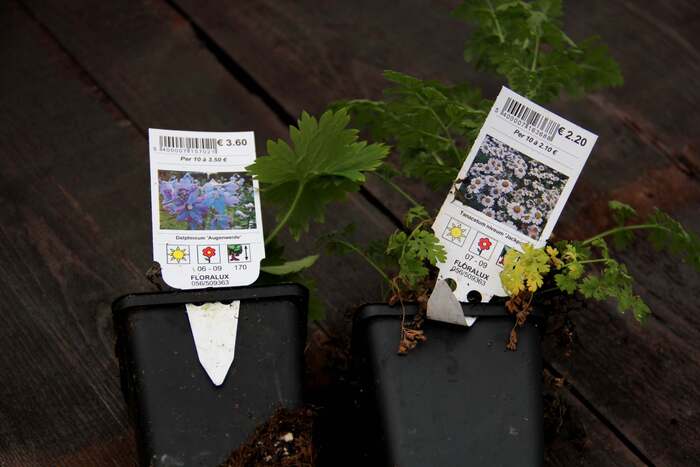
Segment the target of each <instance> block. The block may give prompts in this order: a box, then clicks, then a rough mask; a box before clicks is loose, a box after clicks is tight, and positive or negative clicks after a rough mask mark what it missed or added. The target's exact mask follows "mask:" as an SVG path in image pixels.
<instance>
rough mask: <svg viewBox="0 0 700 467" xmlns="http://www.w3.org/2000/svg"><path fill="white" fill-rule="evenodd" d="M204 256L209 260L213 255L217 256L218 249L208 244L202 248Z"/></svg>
mask: <svg viewBox="0 0 700 467" xmlns="http://www.w3.org/2000/svg"><path fill="white" fill-rule="evenodd" d="M202 256H204V257H206V258H207V259H208V260H210V261H211V259H212V257H214V256H216V249H214V248H212V247H210V246H208V247H206V248H204V249H202Z"/></svg>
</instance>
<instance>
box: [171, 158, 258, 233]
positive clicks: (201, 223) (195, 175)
mask: <svg viewBox="0 0 700 467" xmlns="http://www.w3.org/2000/svg"><path fill="white" fill-rule="evenodd" d="M158 191H159V195H158V199H159V202H160V218H159V219H160V228H161V229H163V230H234V229H236V230H237V229H246V230H247V229H255V228H256V219H255V197H254V192H253V178H252V177H251V176H250V175H248V174H246V173H242V172H241V173H239V172H219V173H210V174H206V173H203V172H180V171H173V170H159V171H158Z"/></svg>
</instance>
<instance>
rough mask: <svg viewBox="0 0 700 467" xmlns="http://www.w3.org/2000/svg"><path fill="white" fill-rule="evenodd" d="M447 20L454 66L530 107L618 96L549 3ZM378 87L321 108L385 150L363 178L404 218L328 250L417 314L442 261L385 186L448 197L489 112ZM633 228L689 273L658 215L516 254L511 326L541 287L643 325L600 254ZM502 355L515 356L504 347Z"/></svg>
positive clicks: (418, 211) (641, 307)
mask: <svg viewBox="0 0 700 467" xmlns="http://www.w3.org/2000/svg"><path fill="white" fill-rule="evenodd" d="M453 14H454V16H455V17H457V18H459V19H462V20H465V21H467V22H469V23H471V24H472V25H473V26H474V29H473V33H472V35H471V37H470V38H469V40H468V42H467V44H466V46H465V51H464V58H465V60H466V61H467V62H471V63H473V64H474V65H475V66H476V67H477V68H478V69H481V70H484V71H487V72H492V73H496V74H497V75H500V76H501V77H502V78H503V79H504V80H505V82H506V83H507V84H508V86H509V87H510V88H511V89H513V90H514V91H516V92H518V93H520V94H522V95H524V96H526V97H528V98H530V99H532V100H535V101H537V102H538V103H540V104H546V103H548V102H550V101H552V100H553V99H556V98H558V97H559V96H560V95H561V94H564V93H565V94H568V95H570V96H573V97H578V96H582V95H584V94H585V93H588V92H591V91H594V90H597V89H601V88H604V87H608V86H617V85H620V84H622V76H621V73H620V70H619V67H618V65H617V63H616V62H615V61H614V60H613V59H612V58H611V57H610V55H609V53H608V51H607V48H606V47H605V45H603V44H602V43H601V42H600V40H599V39H598V38H596V37H591V38H588V39H585V40H583V41H581V42H579V43H576V42H574V41H573V40H572V39H571V38H569V37H568V36H567V35H566V34H565V33H564V31H563V30H562V29H561V19H562V14H563V11H562V5H561V1H560V0H534V1H523V0H467V1H464V2H463V3H462V4H461V5H460V6H458V7H457V8H456V9H455V10H454V12H453ZM384 77H385V78H386V79H387V81H388V82H389V86H388V87H387V89H386V90H385V92H384V99H383V100H379V101H373V100H367V99H356V100H348V101H343V102H338V103H335V104H334V105H333V106H332V108H333V109H347V111H348V112H350V114H351V115H352V117H353V123H354V124H355V125H356V126H357V127H358V128H361V129H362V130H364V131H366V132H367V134H368V135H369V136H370V137H371V138H372V139H373V140H375V141H380V142H383V143H385V144H387V145H391V146H392V147H393V149H394V151H395V153H396V154H397V158H396V159H395V160H394V163H393V164H392V163H391V162H388V161H387V162H385V163H384V164H382V166H381V167H380V168H379V169H378V170H377V171H376V172H374V174H375V176H377V177H378V178H380V179H381V180H383V181H384V182H385V183H386V184H387V185H388V186H389V187H391V188H392V189H394V190H396V191H397V192H398V193H399V194H400V195H401V196H403V197H404V198H405V199H406V200H407V201H408V202H409V203H410V204H411V208H410V210H409V212H408V214H407V215H406V217H405V220H404V225H403V226H402V228H400V229H398V230H397V231H396V232H394V234H392V235H391V236H390V237H389V238H388V240H386V241H385V242H384V245H385V246H384V248H383V249H379V248H377V246H376V243H373V245H374V246H373V248H371V249H366V248H360V247H357V246H354V245H352V244H350V243H349V242H347V241H346V240H342V235H341V236H340V238H339V237H338V236H336V237H334V238H332V239H331V241H332V243H333V244H335V245H336V246H337V245H341V246H342V248H341V250H342V251H354V252H359V253H360V254H361V255H362V256H363V257H364V258H365V259H367V260H368V261H370V263H371V264H372V265H373V267H374V268H375V269H376V270H377V271H378V272H379V274H380V275H381V276H382V277H383V278H384V280H385V282H386V283H387V284H388V286H389V290H390V292H391V296H390V302H394V301H401V302H403V301H404V300H417V301H418V303H419V304H421V305H422V307H421V309H422V311H423V312H424V310H425V304H426V302H427V295H428V294H429V292H430V289H431V285H432V283H434V278H435V268H434V265H435V262H436V261H439V260H440V259H441V258H442V257H444V250H443V249H441V247H440V244H439V242H438V240H437V238H436V237H435V235H434V234H433V233H432V231H431V229H430V226H431V224H432V221H433V217H432V215H431V214H430V213H429V211H428V210H427V209H426V208H425V207H424V206H422V205H421V204H420V203H418V202H417V201H416V200H415V199H414V198H413V197H411V196H410V195H409V194H408V193H406V192H405V191H404V190H403V189H401V187H400V185H399V183H398V182H397V181H396V177H399V176H403V177H408V178H411V179H417V180H420V181H422V182H425V183H427V184H428V185H429V186H430V187H432V188H434V189H437V190H443V191H444V192H447V191H448V190H449V189H450V187H451V186H452V184H453V183H454V182H455V179H456V176H457V173H458V171H459V169H460V168H461V167H462V165H463V163H464V161H465V159H466V156H467V154H468V150H469V148H470V147H471V145H472V144H473V142H474V140H475V138H476V135H477V134H478V131H479V129H480V128H481V126H482V125H483V122H484V120H485V118H486V116H487V114H488V111H489V109H490V107H491V105H492V103H493V102H492V101H490V100H488V99H484V98H482V94H481V91H480V90H479V89H476V88H474V87H473V86H471V85H470V84H469V83H458V84H444V83H439V82H436V81H426V80H421V79H419V78H416V77H413V76H409V75H406V74H402V73H399V72H396V71H386V72H384ZM611 208H612V209H613V215H614V216H615V218H616V219H617V220H618V221H621V222H623V223H624V222H626V221H627V220H629V218H630V217H632V216H633V215H634V210H633V209H632V208H631V207H629V206H626V205H623V204H622V203H617V202H611ZM643 228H648V229H650V230H651V231H652V232H653V234H652V235H653V238H654V239H656V240H657V243H659V242H658V240H665V241H669V242H670V244H671V245H674V247H673V248H674V249H676V250H681V251H685V252H686V254H687V257H688V258H689V259H690V260H691V261H692V262H693V263H695V264H697V262H698V258H697V251H698V250H697V239H696V237H693V236H692V235H691V234H689V233H688V232H686V231H685V230H683V228H682V226H680V224H678V223H677V222H676V221H674V220H673V219H671V218H670V217H668V216H667V215H666V214H663V213H661V212H659V211H657V212H655V213H654V214H653V215H652V217H651V218H650V219H649V221H648V222H646V223H645V224H640V225H619V226H618V227H616V228H615V229H612V230H610V231H606V232H602V233H601V234H599V235H596V236H594V237H592V238H591V239H588V240H584V241H580V242H579V241H562V242H559V243H558V244H557V246H556V248H554V247H553V246H549V247H548V248H547V249H535V248H533V247H531V246H529V245H523V249H524V251H523V252H522V253H520V252H517V251H515V250H513V251H512V252H511V253H509V254H508V256H507V257H506V261H507V263H506V271H505V272H504V273H503V276H502V281H503V283H504V285H505V288H506V289H507V290H508V292H509V293H510V295H511V297H510V300H509V301H508V303H507V305H508V308H509V310H511V311H512V312H513V313H514V314H515V315H516V318H517V320H516V322H517V324H522V323H523V322H524V320H525V318H526V317H527V313H528V311H529V306H530V303H531V301H532V298H533V296H534V294H535V292H536V291H537V290H539V288H540V287H542V285H543V284H544V283H546V282H547V278H548V277H551V278H552V284H553V285H552V287H554V288H555V290H558V291H560V292H564V293H571V292H572V291H574V290H578V291H579V292H580V293H581V294H583V295H584V296H585V297H586V298H591V299H597V300H603V299H607V298H614V299H617V300H618V303H619V307H620V310H621V311H625V310H628V309H631V310H632V311H633V313H634V315H635V316H636V317H637V318H639V319H642V318H643V317H644V316H646V315H647V314H648V313H649V309H648V307H647V305H646V304H644V302H643V301H642V300H641V298H640V297H639V296H637V295H635V294H634V292H633V291H632V282H633V281H632V277H631V276H630V274H629V273H628V271H627V269H626V268H625V266H624V265H623V264H621V263H619V262H618V261H617V260H615V259H614V258H612V256H611V255H610V251H609V248H608V246H607V243H606V239H608V238H610V237H612V238H614V239H615V240H616V241H617V242H618V243H619V242H624V241H625V240H627V241H629V240H630V239H631V237H630V234H631V233H632V232H633V231H634V230H639V229H643ZM364 251H373V252H374V253H373V254H371V255H370V254H368V253H364ZM595 271H598V272H595ZM548 274H549V276H548ZM421 316H422V315H421V314H420V313H419V317H421ZM421 322H422V317H421V318H419V320H418V321H417V322H416V323H413V325H412V326H411V325H409V326H403V325H402V341H401V345H400V350H407V349H410V348H411V347H412V346H414V345H415V343H416V341H415V338H416V336H417V338H418V340H421V339H422V335H420V331H419V329H418V328H419V327H420V323H421ZM408 331H410V332H408ZM416 332H418V335H417V334H416ZM514 333H515V331H514ZM511 344H512V347H514V345H515V344H514V335H513V338H512V339H511Z"/></svg>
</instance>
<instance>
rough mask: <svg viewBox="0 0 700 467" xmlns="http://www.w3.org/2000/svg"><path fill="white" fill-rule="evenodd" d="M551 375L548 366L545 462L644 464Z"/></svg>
mask: <svg viewBox="0 0 700 467" xmlns="http://www.w3.org/2000/svg"><path fill="white" fill-rule="evenodd" d="M552 378H553V376H552V374H551V373H550V372H548V371H546V370H545V381H549V384H545V399H544V410H545V433H546V436H548V437H550V438H549V439H545V453H544V465H545V466H548V467H555V466H561V467H572V466H589V465H590V466H600V465H606V466H619V467H626V466H633V465H635V466H637V465H638V466H641V465H645V464H644V463H643V462H641V461H640V460H639V458H638V457H637V456H636V455H635V454H634V453H632V452H631V451H630V450H629V449H628V448H627V446H625V445H624V444H623V443H622V442H620V440H619V439H618V438H616V437H615V436H614V435H613V433H611V432H610V431H609V430H608V429H606V427H604V426H602V424H601V421H600V420H599V419H597V418H596V417H594V416H593V415H592V414H591V412H590V411H589V410H588V409H587V408H586V407H584V406H583V404H581V402H580V401H579V400H578V399H577V398H575V397H573V396H572V395H571V393H570V392H569V391H568V390H566V389H562V388H559V389H557V388H555V387H553V384H552Z"/></svg>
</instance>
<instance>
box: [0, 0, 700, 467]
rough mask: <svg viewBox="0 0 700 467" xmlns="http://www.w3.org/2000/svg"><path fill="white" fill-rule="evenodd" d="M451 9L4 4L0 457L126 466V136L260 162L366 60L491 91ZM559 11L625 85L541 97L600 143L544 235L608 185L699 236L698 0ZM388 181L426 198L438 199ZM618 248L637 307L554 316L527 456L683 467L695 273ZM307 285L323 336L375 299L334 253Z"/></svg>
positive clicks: (133, 267)
mask: <svg viewBox="0 0 700 467" xmlns="http://www.w3.org/2000/svg"><path fill="white" fill-rule="evenodd" d="M452 6H454V2H453V1H447V0H433V1H430V0H405V1H402V2H386V1H371V0H354V1H352V2H350V1H345V2H339V1H336V2H316V1H310V0H304V1H299V2H284V1H283V2H280V1H275V0H260V1H246V2H235V3H234V2H224V1H218V2H217V1H213V0H172V1H169V2H166V1H160V0H152V1H142V0H121V1H118V2H113V1H103V2H90V1H86V0H72V1H70V2H61V1H57V0H21V1H15V0H6V1H4V2H2V4H1V5H0V57H1V58H2V66H1V68H0V154H1V156H0V170H1V173H2V177H1V179H0V245H2V246H1V247H0V297H2V304H1V305H0V465H2V466H35V465H41V466H49V465H50V466H54V465H60V466H102V465H105V466H110V465H113V466H130V465H134V462H135V447H134V446H135V444H134V440H133V431H132V428H131V427H130V424H129V421H128V417H127V414H126V410H125V407H124V403H123V401H122V397H121V393H120V390H119V384H118V375H117V362H116V360H115V357H114V354H113V342H112V329H111V311H110V303H111V301H112V299H114V298H115V297H117V296H118V295H120V294H123V293H127V292H136V291H146V290H151V288H152V285H151V284H150V283H149V282H148V281H147V280H146V277H145V274H144V272H145V271H146V270H147V269H148V267H149V266H150V264H151V261H150V258H151V251H150V248H151V243H150V242H151V240H150V217H149V216H150V214H149V195H148V192H147V190H148V180H147V178H148V171H147V166H148V160H147V145H146V130H147V128H149V127H159V128H177V129H192V130H220V131H230V130H249V129H252V130H254V131H255V132H256V139H257V143H258V153H259V154H261V153H262V152H263V151H264V145H263V143H264V141H265V140H266V139H267V138H271V137H281V136H284V135H285V134H286V126H287V125H288V124H289V123H291V122H293V121H294V119H295V117H296V116H297V115H298V114H299V113H300V111H301V110H307V111H310V112H312V113H317V112H319V111H321V110H322V109H324V107H325V106H326V105H327V104H328V103H329V102H330V101H332V100H334V99H339V98H351V97H374V98H376V97H379V96H380V90H381V89H382V87H383V85H384V84H383V82H382V79H381V76H380V72H381V70H383V69H396V70H399V71H404V72H407V73H412V74H416V75H418V76H420V77H424V78H436V79H441V80H451V81H456V80H464V79H468V80H471V81H473V82H474V83H476V84H478V85H481V86H483V87H484V89H485V90H486V94H487V95H489V96H494V95H495V93H496V92H497V90H498V88H499V86H500V84H501V83H500V82H499V81H498V80H497V79H495V78H494V77H491V76H487V75H484V74H480V73H476V72H475V71H474V70H473V69H472V68H471V67H470V66H469V65H467V64H465V63H464V62H463V60H462V59H461V49H462V45H463V42H464V40H465V38H466V37H467V35H468V27H466V26H465V25H464V24H462V23H460V22H458V21H456V20H453V19H451V18H450V17H449V15H448V11H449V9H450V8H451V7H452ZM566 11H567V15H566V17H567V19H566V30H567V32H569V33H570V35H571V36H573V37H574V38H582V37H584V36H587V35H591V34H599V35H601V36H602V37H603V39H604V40H605V41H606V42H607V43H608V44H609V46H610V49H611V51H612V54H613V55H614V56H615V58H616V59H617V60H618V61H619V62H620V64H621V67H622V70H623V73H624V75H625V81H626V83H625V85H624V86H623V87H621V88H617V89H612V90H608V91H604V92H599V93H596V94H593V95H591V96H589V97H587V98H585V99H584V100H582V101H576V102H574V101H570V100H566V99H564V100H560V101H559V102H557V103H556V104H555V105H554V106H553V109H554V110H555V111H557V112H560V113H561V114H562V115H563V116H565V117H566V118H568V119H571V120H573V121H575V122H577V123H578V124H580V125H581V126H583V127H585V128H587V129H590V130H591V131H593V132H596V133H598V134H599V135H600V138H599V140H598V144H597V146H596V148H595V150H594V152H593V154H592V156H591V158H590V161H589V163H588V165H587V167H586V169H585V170H584V172H583V174H582V176H581V179H580V181H579V182H578V185H577V187H576V189H575V191H574V194H573V196H572V198H571V200H570V202H569V204H568V206H567V208H566V210H565V212H564V214H563V216H562V218H561V220H560V223H559V225H558V227H557V230H556V233H558V234H560V235H562V236H571V237H574V238H581V237H583V236H585V235H586V234H590V233H591V232H594V231H596V230H597V229H600V228H602V227H605V226H606V224H607V222H608V221H607V217H606V215H605V205H606V202H607V200H608V199H610V198H617V199H620V200H623V201H626V202H629V203H631V204H633V205H635V206H636V207H638V208H639V209H640V210H641V211H643V212H646V211H648V210H650V209H651V208H652V207H654V206H658V207H661V208H663V209H666V210H668V211H669V212H670V213H672V214H673V215H674V216H676V217H677V218H678V219H680V220H681V221H683V222H684V223H686V225H687V226H689V227H690V228H692V229H693V230H695V231H696V232H700V216H699V215H698V207H699V206H700V203H699V201H700V180H699V177H700V171H699V169H698V167H700V155H699V152H698V151H699V150H698V147H699V146H700V137H699V136H698V132H697V130H698V129H699V128H700V125H699V124H700V112H699V111H698V107H699V105H700V86H698V76H700V48H699V47H698V38H697V31H698V30H700V5H698V4H697V2H694V1H691V0H674V1H669V2H636V1H632V0H627V1H626V0H614V1H603V0H589V1H585V2H574V1H569V2H566ZM406 186H407V187H408V188H407V189H408V190H409V191H410V192H411V193H412V194H413V195H414V196H416V197H418V198H419V199H420V200H422V201H424V202H426V203H427V204H428V205H429V206H430V207H433V208H435V207H437V206H439V204H440V202H441V200H442V198H443V197H444V193H431V192H429V191H426V190H425V189H424V188H421V187H420V186H418V185H415V184H411V183H407V185H406ZM405 208H406V205H405V204H404V203H403V201H402V200H401V199H399V198H397V197H395V196H394V195H393V194H392V193H389V192H387V191H386V190H385V188H383V187H382V186H381V184H380V183H377V182H376V181H371V182H370V183H369V184H368V186H367V189H366V190H364V191H363V192H361V193H358V194H355V195H353V196H351V197H350V198H349V200H348V201H347V202H346V204H345V206H344V207H343V208H342V209H333V210H331V211H330V212H329V213H328V218H327V224H328V226H329V227H337V226H341V225H345V224H346V223H348V222H355V223H356V224H357V225H359V226H361V229H359V231H358V232H357V233H356V235H357V237H358V239H367V238H372V237H375V236H378V235H386V234H387V233H389V232H391V231H393V229H394V228H395V227H396V221H397V218H399V217H400V216H401V215H402V212H403V210H404V209H405ZM268 225H269V221H268ZM315 231H319V229H318V228H317V229H315ZM290 250H291V251H293V252H298V253H302V252H304V251H310V247H309V246H305V245H304V243H301V244H296V245H293V244H291V243H290ZM624 259H625V261H626V262H627V263H628V265H629V267H630V269H631V270H632V272H633V273H634V274H635V276H637V277H638V278H639V291H640V293H641V294H642V295H643V297H644V298H645V299H646V300H647V301H648V302H649V303H650V304H651V306H652V310H653V313H654V314H653V316H652V317H651V318H650V319H649V321H648V322H647V323H646V324H645V325H644V326H640V325H639V324H637V323H636V322H634V320H633V319H632V317H631V316H621V315H620V314H618V313H617V312H616V311H615V308H614V306H612V305H607V304H603V305H599V306H595V307H592V308H591V309H589V310H588V311H586V312H585V313H580V314H578V315H576V316H575V317H574V321H575V324H576V330H577V342H576V346H575V348H574V352H573V355H572V356H571V357H570V358H566V357H564V356H563V354H562V352H561V351H560V349H558V348H557V347H556V345H555V344H554V343H553V342H549V341H547V342H546V349H547V351H546V361H545V365H546V368H547V369H548V372H549V373H550V374H552V375H555V376H557V375H565V376H566V381H567V383H566V384H565V386H564V387H563V388H562V389H561V391H560V392H559V396H558V399H557V400H558V401H559V405H557V407H559V408H560V411H561V413H562V414H563V416H562V420H563V422H562V425H561V427H557V429H556V430H555V432H554V433H553V434H550V435H551V436H549V437H548V442H547V453H546V461H547V464H548V465H552V466H554V465H557V466H572V465H596V466H598V465H619V466H627V465H644V464H647V465H659V466H661V465H700V402H698V401H700V352H699V350H700V313H698V310H699V308H700V307H699V306H698V300H699V299H700V276H699V275H698V274H696V273H694V272H693V271H692V270H691V269H690V268H689V267H688V266H686V265H684V264H682V263H681V262H679V261H678V260H677V259H676V258H673V257H669V256H665V255H659V254H657V253H656V252H654V251H650V250H649V249H647V247H645V246H644V245H638V246H636V247H634V248H633V249H632V250H631V251H630V252H629V253H626V254H625V255H624ZM339 268H342V269H339ZM333 271H342V273H339V272H333ZM312 275H313V276H314V277H315V279H316V280H317V282H318V285H319V288H320V291H321V296H322V297H321V298H322V299H323V301H324V302H325V303H326V305H327V306H328V308H329V319H328V322H327V323H326V324H325V326H326V327H327V328H328V329H329V331H330V333H331V334H332V335H334V336H336V337H337V338H338V339H339V340H340V341H343V339H344V337H343V336H347V333H348V332H349V328H348V324H347V323H348V320H347V313H346V310H348V309H349V308H351V307H352V306H354V305H357V304H359V303H362V302H365V301H375V300H378V299H380V298H381V297H380V295H379V293H380V291H379V281H378V280H377V279H376V278H375V276H374V275H373V272H372V271H371V270H370V269H369V268H368V267H367V266H366V265H364V264H363V263H362V262H361V261H359V260H356V259H355V258H352V257H347V258H334V257H328V256H327V257H324V258H323V259H322V260H321V261H320V262H319V264H318V266H317V267H316V268H315V269H314V270H313V273H312ZM314 330H315V328H314V327H312V328H310V331H311V332H310V337H311V344H310V347H309V351H308V352H309V356H308V360H309V364H310V367H311V368H312V370H315V371H316V373H315V374H316V375H317V380H315V381H314V382H313V384H312V386H313V389H314V390H315V391H316V392H323V391H324V388H325V389H328V388H332V387H334V385H335V384H336V383H337V382H334V378H335V375H336V374H337V369H336V370H329V371H328V373H323V370H324V369H327V367H328V366H329V363H328V362H329V361H330V362H331V363H332V362H333V360H332V358H331V356H329V355H328V354H329V352H328V351H327V348H328V342H327V341H328V338H327V337H326V338H323V337H319V334H318V333H317V332H314ZM324 339H325V341H324ZM326 357H328V358H326ZM324 375H325V376H324ZM341 441H342V440H341ZM338 455H342V452H338ZM328 465H333V462H332V461H330V462H329V463H328Z"/></svg>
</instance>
